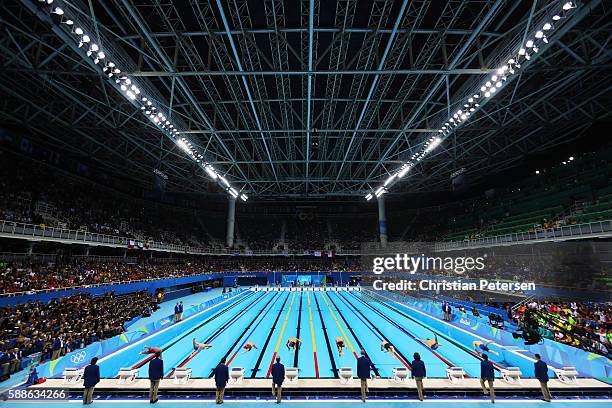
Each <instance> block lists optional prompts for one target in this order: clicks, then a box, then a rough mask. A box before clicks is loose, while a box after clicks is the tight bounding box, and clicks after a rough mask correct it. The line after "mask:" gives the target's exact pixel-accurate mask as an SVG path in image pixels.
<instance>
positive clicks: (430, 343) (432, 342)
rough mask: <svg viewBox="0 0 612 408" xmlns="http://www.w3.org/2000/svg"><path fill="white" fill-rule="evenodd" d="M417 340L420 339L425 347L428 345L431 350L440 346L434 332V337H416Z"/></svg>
mask: <svg viewBox="0 0 612 408" xmlns="http://www.w3.org/2000/svg"><path fill="white" fill-rule="evenodd" d="M417 340H418V341H420V342H421V343H423V344H425V345H426V346H427V347H429V348H430V349H432V350H435V349H437V348H438V347H442V344H440V343H439V342H438V336H437V335H435V334H434V339H433V340H432V339H425V340H423V339H417Z"/></svg>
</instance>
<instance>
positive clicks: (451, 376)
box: [396, 367, 578, 384]
mask: <svg viewBox="0 0 612 408" xmlns="http://www.w3.org/2000/svg"><path fill="white" fill-rule="evenodd" d="M396 370H397V369H396ZM552 370H553V372H554V373H555V375H556V376H557V379H558V380H559V381H561V382H562V383H564V384H578V370H576V367H563V368H553V369H552ZM501 375H502V379H503V380H504V381H506V382H507V383H508V384H520V383H521V376H522V375H523V373H522V372H521V369H520V368H518V367H507V368H502V369H501ZM446 377H447V378H448V380H449V381H450V382H451V383H453V384H462V383H463V380H464V379H465V371H464V370H463V367H450V368H447V369H446Z"/></svg>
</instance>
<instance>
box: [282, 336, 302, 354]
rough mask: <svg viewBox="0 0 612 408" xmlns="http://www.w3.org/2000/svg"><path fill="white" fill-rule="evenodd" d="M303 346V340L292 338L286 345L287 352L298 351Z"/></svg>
mask: <svg viewBox="0 0 612 408" xmlns="http://www.w3.org/2000/svg"><path fill="white" fill-rule="evenodd" d="M301 344H302V340H300V339H298V338H297V337H291V338H289V339H287V343H286V344H285V345H286V346H287V350H291V349H293V350H294V351H297V350H299V348H300V345H301Z"/></svg>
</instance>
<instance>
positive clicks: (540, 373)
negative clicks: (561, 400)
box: [533, 354, 552, 402]
mask: <svg viewBox="0 0 612 408" xmlns="http://www.w3.org/2000/svg"><path fill="white" fill-rule="evenodd" d="M535 359H536V362H535V363H533V367H534V377H535V378H537V379H538V381H540V388H542V396H543V397H544V401H546V402H550V400H551V399H552V395H550V390H549V389H548V365H547V364H546V363H545V362H544V361H542V357H541V356H540V355H539V354H536V355H535Z"/></svg>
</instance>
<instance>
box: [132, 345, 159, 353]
mask: <svg viewBox="0 0 612 408" xmlns="http://www.w3.org/2000/svg"><path fill="white" fill-rule="evenodd" d="M158 351H159V352H160V353H161V351H162V349H160V348H159V347H151V346H144V350H142V351H141V352H140V353H138V354H155V353H157V352H158Z"/></svg>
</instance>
